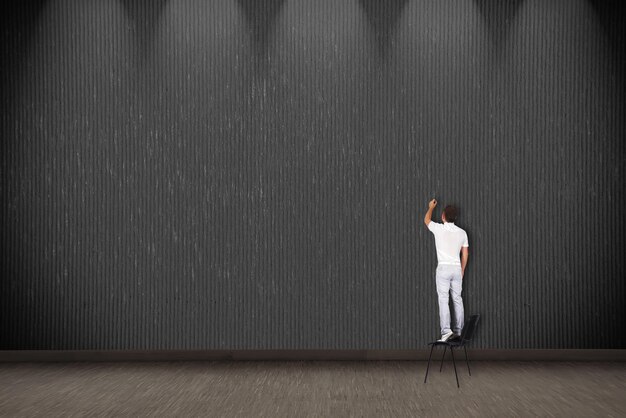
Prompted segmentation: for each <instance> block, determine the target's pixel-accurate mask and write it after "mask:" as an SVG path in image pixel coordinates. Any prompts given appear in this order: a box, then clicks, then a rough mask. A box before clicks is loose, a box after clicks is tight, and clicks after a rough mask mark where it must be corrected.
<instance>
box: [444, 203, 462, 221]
mask: <svg viewBox="0 0 626 418" xmlns="http://www.w3.org/2000/svg"><path fill="white" fill-rule="evenodd" d="M458 216H459V210H458V209H457V208H456V206H452V205H448V206H446V207H445V209H444V210H443V212H441V220H442V221H444V222H456V218H457V217H458Z"/></svg>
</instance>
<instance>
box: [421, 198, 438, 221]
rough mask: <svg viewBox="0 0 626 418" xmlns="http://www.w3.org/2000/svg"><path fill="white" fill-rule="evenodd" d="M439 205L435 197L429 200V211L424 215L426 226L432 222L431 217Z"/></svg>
mask: <svg viewBox="0 0 626 418" xmlns="http://www.w3.org/2000/svg"><path fill="white" fill-rule="evenodd" d="M435 206H437V201H436V200H435V199H433V200H431V201H430V202H428V212H426V216H424V223H425V224H426V226H428V224H429V223H430V219H431V218H432V217H433V209H435Z"/></svg>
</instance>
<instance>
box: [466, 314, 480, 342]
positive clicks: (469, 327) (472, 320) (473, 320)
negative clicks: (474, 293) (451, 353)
mask: <svg viewBox="0 0 626 418" xmlns="http://www.w3.org/2000/svg"><path fill="white" fill-rule="evenodd" d="M479 319H480V315H479V314H476V315H472V316H470V317H469V319H468V320H467V322H466V323H465V326H464V327H463V332H462V333H461V344H465V343H467V342H469V341H471V340H472V338H473V337H474V331H475V330H476V324H478V320H479Z"/></svg>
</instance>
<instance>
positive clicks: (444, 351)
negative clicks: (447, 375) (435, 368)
mask: <svg viewBox="0 0 626 418" xmlns="http://www.w3.org/2000/svg"><path fill="white" fill-rule="evenodd" d="M447 350H448V346H447V345H445V346H444V347H443V356H441V366H439V373H441V369H443V359H444V358H445V357H446V351H447Z"/></svg>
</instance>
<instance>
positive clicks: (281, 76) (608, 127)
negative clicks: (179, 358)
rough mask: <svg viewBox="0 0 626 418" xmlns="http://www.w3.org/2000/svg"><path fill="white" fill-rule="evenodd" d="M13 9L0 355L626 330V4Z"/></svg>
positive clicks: (400, 345) (5, 80) (514, 339)
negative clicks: (443, 245) (426, 220)
mask: <svg viewBox="0 0 626 418" xmlns="http://www.w3.org/2000/svg"><path fill="white" fill-rule="evenodd" d="M16 4H18V6H19V7H17V6H16V7H13V9H12V10H10V11H9V10H4V11H3V13H2V15H3V17H2V19H3V25H2V29H1V30H2V32H1V36H2V45H1V47H2V55H1V58H2V62H1V63H0V66H1V69H2V74H1V82H2V92H1V93H2V97H1V99H2V102H1V106H2V126H1V129H2V131H1V132H2V163H1V182H0V186H1V190H0V193H1V196H2V206H1V210H0V213H1V216H2V218H1V225H2V259H1V260H2V264H1V269H2V278H1V279H0V327H1V328H0V349H203V348H206V349H211V348H215V349H217V348H220V349H224V348H226V349H228V348H232V349H245V348H254V349H271V348H276V349H287V348H294V349H297V348H303V349H304V348H334V349H351V348H352V349H405V348H422V347H424V345H425V343H426V342H427V341H430V340H432V339H433V337H436V336H437V334H438V330H439V327H438V314H437V297H436V292H435V283H434V272H435V267H436V257H435V249H434V241H433V238H432V235H431V234H430V232H429V231H428V230H427V229H426V228H425V227H424V225H423V223H422V218H423V215H424V212H425V211H426V209H427V202H428V200H429V199H431V198H433V197H436V198H437V199H438V200H439V201H440V202H441V204H442V205H445V204H447V203H455V204H457V205H458V206H459V207H460V209H461V217H460V220H459V222H458V224H459V225H460V226H462V227H463V228H465V229H466V230H467V231H468V235H469V239H470V262H469V266H468V269H467V273H466V278H465V283H464V299H465V306H466V313H467V314H470V313H481V314H482V316H483V318H482V323H481V326H480V329H479V333H478V335H477V340H476V343H475V344H476V346H478V347H489V348H626V334H624V333H623V332H621V328H622V326H623V325H624V316H625V314H626V308H625V307H624V306H625V305H624V302H623V300H624V297H625V296H626V286H625V283H624V277H623V276H624V270H625V267H626V258H625V257H624V251H625V250H626V238H625V234H626V221H625V219H624V216H623V214H624V209H623V207H622V206H623V205H624V203H626V199H625V197H624V192H625V191H626V190H625V186H624V185H625V183H624V180H623V179H624V175H625V174H626V173H625V170H626V168H625V167H626V164H625V163H626V152H625V146H624V134H625V130H624V123H625V122H624V120H625V118H624V116H625V112H624V97H625V96H624V73H625V71H624V70H625V65H624V64H625V60H624V54H623V52H622V48H623V45H624V40H625V39H624V29H623V21H624V19H623V18H624V14H623V13H622V12H621V11H620V10H618V6H617V5H618V4H619V3H618V2H610V1H605V2H593V3H592V2H588V1H585V0H574V1H572V0H560V1H557V0H555V1H543V0H526V1H521V0H516V1H510V2H501V1H495V0H475V1H462V2H460V1H417V0H398V1H386V2H383V1H376V0H360V1H357V0H351V1H350V0H345V1H344V0H342V1H337V0H320V1H307V0H300V1H296V0H284V1H283V0H270V1H264V2H258V1H255V0H238V1H237V0H223V1H217V0H216V1H200V0H197V1H164V0H158V1H132V0H125V1H122V0H91V1H69V0H67V1H61V0H59V1H53V0H50V1H36V2H16ZM3 7H5V8H6V7H8V6H6V5H5V6H3ZM439 214H440V210H437V212H436V216H437V219H439Z"/></svg>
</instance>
